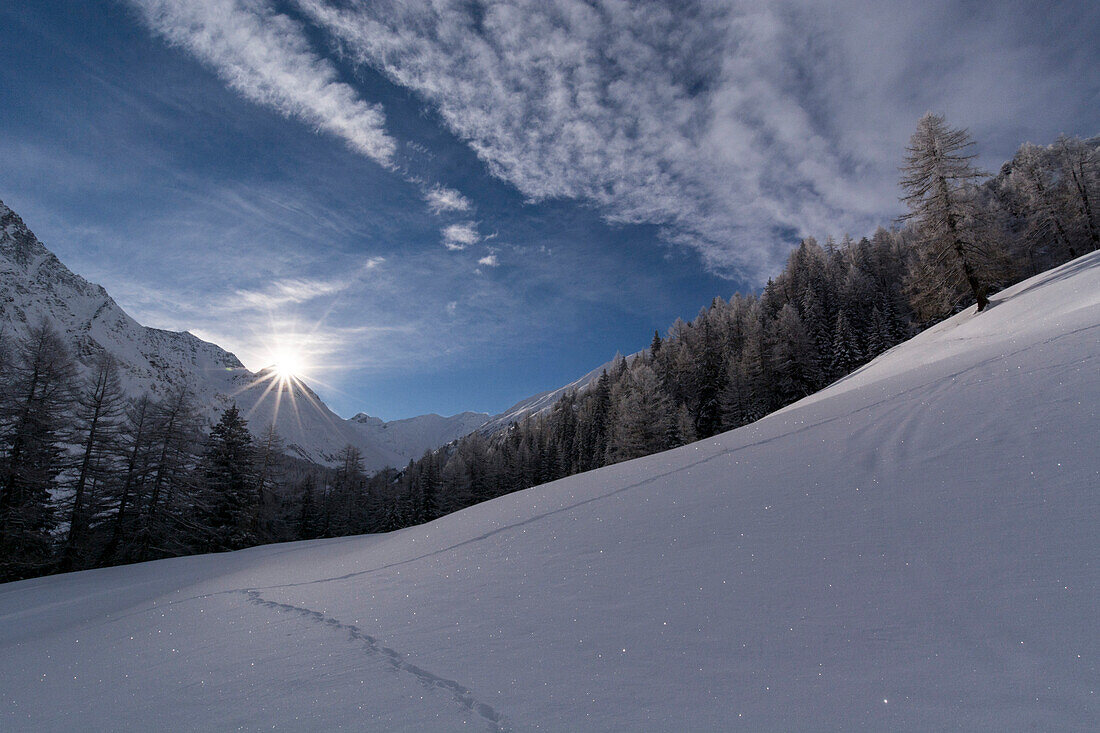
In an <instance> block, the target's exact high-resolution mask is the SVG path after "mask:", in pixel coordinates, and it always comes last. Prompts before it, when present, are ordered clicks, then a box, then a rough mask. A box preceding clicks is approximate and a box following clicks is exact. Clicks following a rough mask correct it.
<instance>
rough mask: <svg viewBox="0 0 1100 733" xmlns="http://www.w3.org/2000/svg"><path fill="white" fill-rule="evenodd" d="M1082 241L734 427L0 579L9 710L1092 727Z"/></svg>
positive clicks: (7, 723) (1093, 411)
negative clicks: (546, 477) (323, 530)
mask: <svg viewBox="0 0 1100 733" xmlns="http://www.w3.org/2000/svg"><path fill="white" fill-rule="evenodd" d="M1098 402H1100V253H1094V254H1092V255H1090V256H1086V257H1084V258H1081V259H1078V260H1076V261H1074V262H1071V263H1069V264H1067V265H1065V266H1063V267H1061V268H1058V269H1057V270H1053V271H1051V272H1049V273H1046V274H1043V275H1041V276H1039V277H1036V278H1033V279H1031V280H1029V281H1026V282H1024V283H1021V284H1020V285H1017V286H1015V287H1013V288H1011V289H1009V290H1007V291H1005V292H1003V293H1001V294H999V295H998V296H997V297H996V298H995V299H994V301H993V305H992V307H991V308H990V309H989V310H988V311H987V312H985V313H982V314H977V315H976V314H975V313H974V312H973V309H971V310H969V311H966V312H964V313H961V314H960V315H958V316H957V317H955V318H952V319H950V320H948V321H945V322H944V323H942V324H940V325H939V326H937V327H935V328H934V329H931V330H929V331H927V332H925V333H923V334H921V335H920V336H918V337H917V338H915V339H913V340H911V341H909V342H907V343H905V344H902V345H900V346H898V347H896V348H894V349H893V350H891V351H890V352H888V353H886V354H884V355H882V356H881V357H880V358H878V359H876V360H875V361H874V362H872V363H871V364H869V365H867V366H866V367H864V368H863V369H861V370H860V371H859V372H857V373H856V374H853V375H852V376H850V377H848V378H846V379H844V380H842V381H840V382H838V383H837V384H835V385H833V386H832V387H830V388H828V389H826V390H824V391H822V392H820V393H818V394H816V395H814V396H813V397H810V398H808V399H805V400H803V401H801V402H799V403H797V404H795V405H792V406H791V407H788V408H786V409H784V410H782V411H780V412H778V413H775V414H774V415H772V416H770V417H768V418H766V419H764V420H761V421H760V422H758V423H755V424H753V425H750V426H747V427H744V428H741V429H739V430H735V431H732V432H730V433H726V434H724V435H721V436H718V437H716V438H713V439H710V440H706V441H701V442H699V443H695V444H693V445H689V446H685V447H683V448H680V449H677V450H674V451H669V452H666V453H662V454H659V455H655V456H650V457H648V458H643V459H640V460H636V461H631V462H628V463H624V464H620V465H617V466H612V467H609V468H605V469H602V470H599V471H595V472H592V473H588V474H584V475H580V476H575V477H572V478H568V479H564V480H561V481H557V482H554V483H551V484H546V485H544V486H539V487H536V488H533V489H530V490H528V491H524V492H521V493H517V494H513V495H510V496H507V497H504V498H501V499H498V500H495V501H492V502H489V503H486V504H482V505H479V506H476V507H473V508H471V509H468V510H466V511H463V512H460V513H458V514H455V515H451V516H449V517H445V518H443V519H440V520H438V521H436V522H433V523H431V524H428V525H424V526H420V527H415V528H411V529H408V530H403V531H400V532H395V533H392V534H388V535H378V536H367V537H357V538H348V539H340V540H329V541H317V542H309V543H297V544H288V545H276V546H269V547H263V548H255V549H252V550H246V551H243V552H237V553H231V554H224V555H207V556H201V557H194V558H182V559H174V560H166V561H159V562H154V563H148V564H144V565H139V566H130V567H120V568H110V569H106V570H98V571H88V572H83V573H76V574H72V575H66V576H57V577H51V578H44V579H38V580H31V581H23V582H19V583H13V584H9V585H5V586H0V679H2V680H3V685H2V693H3V694H2V702H0V713H2V717H0V727H2V728H4V729H8V730H16V729H28V728H33V729H42V730H73V729H85V730H87V729H101V728H130V729H150V730H151V729H165V728H170V729H218V730H228V729H232V728H236V727H240V728H243V729H249V730H251V729H261V728H264V729H271V728H275V729H279V730H300V729H335V728H341V727H342V728H345V729H366V730H383V729H384V730H468V729H472V730H516V731H520V730H535V729H541V730H612V729H613V730H676V731H686V730H751V731H763V730H775V731H781V730H849V729H860V730H864V729H866V730H914V731H926V730H947V729H952V730H954V729H959V730H990V731H994V730H995V731H1003V730H1059V731H1070V730H1082V731H1084V730H1097V729H1100V713H1098V708H1100V699H1098V698H1100V695H1098V691H1100V678H1098V677H1100V676H1098V670H1097V658H1098V655H1100V633H1098V632H1097V609H1098V608H1100V591H1098V588H1100V585H1098V581H1100V577H1098V575H1100V557H1098V553H1097V550H1098V541H1097V536H1098V535H1097V526H1098V519H1100V492H1098V488H1100V450H1098V447H1100V440H1098V438H1097V435H1098V428H1100V419H1098V414H1097V404H1098Z"/></svg>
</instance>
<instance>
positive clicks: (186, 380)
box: [0, 201, 487, 470]
mask: <svg viewBox="0 0 1100 733" xmlns="http://www.w3.org/2000/svg"><path fill="white" fill-rule="evenodd" d="M43 320H46V321H48V322H49V323H50V324H51V325H53V327H54V328H56V329H57V330H58V331H59V332H61V333H63V334H64V335H65V339H66V341H67V342H68V343H69V344H70V346H72V348H73V352H74V354H75V355H76V356H77V358H78V360H80V361H81V362H83V363H84V364H88V363H90V362H91V360H92V358H93V357H94V355H95V354H96V353H98V352H100V351H103V350H106V351H109V352H110V353H112V354H114V355H115V357H116V358H117V359H118V361H119V365H120V367H121V371H122V375H123V382H124V385H125V387H126V389H127V391H128V392H129V393H130V394H134V395H136V394H140V393H141V392H150V393H151V394H153V395H154V396H163V395H164V394H165V393H166V392H168V391H169V390H171V389H173V388H174V387H176V386H179V385H188V386H189V387H190V389H191V390H192V391H193V392H194V394H195V397H196V400H197V402H198V403H199V404H200V405H201V406H202V407H203V408H204V411H205V413H206V414H207V416H208V417H210V418H211V419H215V418H216V416H217V415H218V414H219V413H220V412H221V411H222V410H224V409H225V408H226V407H228V406H229V405H230V404H231V403H233V402H236V403H237V404H238V406H240V407H241V409H242V411H243V412H244V414H245V415H246V416H247V418H248V420H249V425H250V427H251V428H253V429H254V430H255V431H256V432H260V431H262V430H263V429H264V428H265V427H266V426H268V425H270V424H272V423H274V424H275V426H276V428H277V429H278V431H279V433H280V434H281V435H282V436H283V438H284V439H285V440H286V443H287V446H288V448H289V449H290V450H292V451H293V452H295V453H297V454H298V455H300V456H302V457H303V458H306V459H309V460H313V461H318V462H322V463H324V462H330V461H331V460H332V459H333V457H334V456H335V454H336V453H338V452H339V451H340V449H342V448H343V447H344V446H346V445H348V444H349V443H350V444H352V445H355V446H356V447H358V448H359V449H360V450H361V451H362V453H363V458H364V465H365V467H366V468H367V469H368V470H376V469H379V468H382V467H384V466H402V465H404V464H405V463H407V462H408V461H409V459H410V458H418V457H419V456H420V455H421V454H422V453H423V452H424V451H425V450H426V449H427V448H435V447H438V446H440V445H443V444H445V443H448V442H450V441H452V440H454V439H455V438H458V437H460V436H462V435H465V434H467V433H469V432H470V431H471V430H473V429H474V428H476V427H477V424H480V423H481V422H484V421H485V419H486V417H487V415H481V416H480V421H479V420H478V419H477V418H475V417H472V415H473V413H462V414H461V415H456V416H454V417H452V418H441V417H440V416H439V415H423V416H420V417H414V418H410V419H408V420H400V421H397V422H396V423H382V424H381V426H380V427H378V429H374V427H375V426H373V425H372V426H371V427H370V428H367V429H364V426H363V425H362V424H361V423H360V422H353V421H348V420H344V419H342V418H340V417H339V416H337V415H336V414H335V413H333V412H332V411H331V410H329V408H328V407H327V406H326V405H325V404H324V403H323V402H322V401H321V400H320V399H319V398H318V397H317V395H316V394H314V393H313V391H312V390H310V389H309V387H308V386H306V385H305V384H303V383H300V382H296V383H293V384H283V385H275V384H273V380H272V379H271V378H270V377H271V376H272V375H269V374H267V373H265V372H260V373H258V374H254V373H252V372H250V371H248V370H247V369H245V367H244V366H243V365H242V364H241V362H240V361H239V360H238V359H237V357H236V356H234V355H233V354H231V353H229V352H227V351H225V350H223V349H221V348H220V347H218V346H216V345H215V344H211V343H208V342H206V341H203V340H201V339H199V338H196V337H195V336H193V335H192V334H190V333H187V332H186V331H185V332H182V333H176V332H172V331H162V330H159V329H155V328H147V327H145V326H142V325H141V324H139V323H138V322H137V321H135V320H134V319H133V318H131V317H130V316H129V315H127V314H126V312H125V311H123V310H122V308H120V307H119V306H118V304H117V303H115V301H114V300H112V299H111V296H109V295H108V294H107V291H106V290H104V289H103V288H102V287H100V286H99V285H95V284H93V283H89V282H88V281H87V280H85V279H84V278H82V277H80V276H79V275H75V274H73V273H72V272H71V271H70V270H69V269H68V268H67V267H65V265H63V264H62V263H61V261H60V260H58V259H57V257H56V256H54V254H53V253H51V252H50V251H49V250H48V249H46V247H45V246H44V245H43V244H42V243H41V242H39V241H38V239H37V238H36V237H35V236H34V234H33V233H32V232H31V231H30V230H29V229H28V228H27V227H26V225H25V224H24V223H23V221H22V220H21V219H20V218H19V216H18V215H16V214H15V212H13V211H12V210H11V209H10V208H8V207H7V206H5V205H4V203H3V202H2V201H0V329H4V330H5V331H6V333H7V334H8V335H9V336H11V335H14V336H16V337H19V336H22V335H23V334H25V333H26V330H27V328H28V326H30V325H34V324H37V323H39V322H41V321H43ZM269 388H270V389H269ZM474 423H477V424H474ZM433 441H438V442H433Z"/></svg>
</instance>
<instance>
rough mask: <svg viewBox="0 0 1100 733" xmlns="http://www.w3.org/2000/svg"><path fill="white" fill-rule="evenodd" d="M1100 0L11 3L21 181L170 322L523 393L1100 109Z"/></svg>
mask: <svg viewBox="0 0 1100 733" xmlns="http://www.w3.org/2000/svg"><path fill="white" fill-rule="evenodd" d="M1098 30H1100V9H1098V7H1097V6H1096V4H1095V3H1088V2H1081V3H1058V4H1053V5H1052V6H1051V7H1039V4H1035V3H1011V2H997V3H970V2H955V3H940V2H923V3H872V2H854V1H850V0H849V1H846V2H838V3H819V2H774V3H767V4H763V3H759V4H758V3H740V2H733V1H732V0H731V1H730V2H707V3H700V4H692V3H685V2H675V3H660V2H650V3H645V4H641V3H638V4H632V3H627V2H618V1H615V2H612V1H611V0H608V1H607V2H580V0H542V1H540V2H501V3H492V4H488V3H485V4H481V3H477V2H470V1H464V2H445V1H443V0H440V1H439V2H434V3H427V2H425V3H408V4H405V3H398V2H386V1H380V0H375V1H372V2H356V1H353V0H342V1H339V2H337V1H336V0H286V1H279V2H276V1H274V0H271V1H269V0H126V1H125V2H87V3H85V2H50V1H49V0H42V1H41V2H35V3H18V4H17V3H4V4H0V109H3V114H0V161H2V163H0V198H2V199H3V200H4V201H5V202H6V203H8V204H9V205H10V206H12V208H14V209H15V210H16V211H18V212H19V213H20V214H21V215H22V216H23V217H24V219H25V220H26V221H27V222H28V224H29V225H30V227H31V228H32V229H33V230H34V231H35V232H36V233H37V234H38V235H39V237H40V238H41V239H42V240H43V241H44V242H45V243H46V244H47V246H49V247H50V248H51V249H53V250H54V251H55V252H56V253H57V254H58V256H59V257H61V259H62V261H64V262H65V263H66V264H68V265H69V266H70V267H71V268H72V269H73V270H74V271H76V272H78V273H80V274H82V275H84V276H85V277H87V278H88V279H90V280H93V281H95V282H99V283H101V284H102V285H104V286H105V287H106V288H107V289H108V291H109V292H111V294H112V295H113V296H114V297H115V299H116V300H117V301H118V302H119V303H120V304H121V305H122V306H123V307H124V308H125V309H126V310H127V311H129V312H130V313H131V314H132V315H133V316H135V317H136V318H137V319H138V320H140V321H141V322H143V323H145V324H147V325H153V326H158V327H163V328H172V329H188V330H191V331H192V332H194V333H196V334H197V335H199V336H201V337H203V338H206V339H209V340H211V341H214V342H216V343H218V344H220V345H221V346H223V347H225V348H227V349H229V350H231V351H233V352H235V353H236V354H237V355H238V356H240V357H241V359H242V360H243V361H244V362H245V364H246V365H247V366H249V367H250V368H253V369H258V368H261V367H263V366H265V365H266V363H268V362H269V361H270V360H271V358H272V351H273V350H279V349H283V350H293V351H298V352H302V353H303V354H304V355H305V360H306V362H307V363H308V364H309V368H308V369H307V370H306V373H307V375H308V376H309V377H310V378H311V379H310V381H311V383H313V384H314V386H315V387H316V388H317V390H318V392H320V394H321V395H322V397H324V398H325V400H326V401H327V402H328V403H329V404H330V405H331V406H332V407H333V408H334V409H335V410H336V411H337V412H338V413H340V414H343V415H345V416H349V415H351V414H354V413H355V412H358V411H366V412H369V413H370V414H373V415H378V416H381V417H384V418H387V419H393V418H398V417H407V416H411V415H415V414H420V413H424V412H439V413H442V414H451V413H454V412H457V411H460V410H465V409H473V410H483V411H487V412H496V411H499V410H501V409H503V408H505V407H507V406H508V405H509V404H511V403H512V402H514V401H516V400H517V399H520V398H522V397H525V396H527V395H529V394H531V393H534V392H538V391H541V390H543V389H548V388H553V387H556V386H559V385H560V384H562V383H565V382H568V381H570V380H572V379H574V378H575V377H577V376H579V375H580V374H583V373H584V372H586V371H588V370H589V369H591V368H593V367H594V366H597V365H598V364H600V363H602V362H604V361H606V360H607V359H608V358H610V356H611V355H613V354H614V353H615V351H616V350H620V351H623V352H630V351H634V350H637V349H639V348H642V347H643V346H645V345H647V344H648V342H649V339H650V338H651V336H652V332H653V330H654V329H655V328H659V329H661V330H662V331H663V330H664V329H665V328H666V327H667V326H668V325H669V324H671V322H672V321H673V320H674V319H675V318H676V317H678V316H681V317H684V318H690V317H692V316H693V315H694V314H695V313H696V312H697V311H698V309H699V308H700V307H701V306H703V305H704V304H706V303H707V302H709V300H710V299H711V298H712V297H713V296H715V295H722V296H729V295H730V294H731V293H732V292H734V291H735V290H738V289H741V290H745V289H750V288H756V287H758V286H759V285H760V284H761V282H763V280H765V279H766V278H767V277H768V275H770V274H773V273H774V272H776V271H777V269H778V268H779V267H780V266H781V264H782V262H783V260H784V259H785V257H786V254H787V252H788V250H789V249H790V248H791V247H792V246H794V245H795V244H796V243H797V240H798V238H799V237H800V236H805V235H814V236H817V237H819V238H824V237H825V236H826V235H829V234H833V235H835V236H837V237H838V238H839V237H840V236H842V235H844V234H845V233H851V234H852V235H853V236H861V235H863V234H867V233H870V231H872V230H873V228H874V227H875V226H877V225H878V224H888V223H889V222H890V220H891V219H892V217H894V216H895V215H896V214H898V213H899V212H900V208H899V205H898V203H897V195H898V191H897V188H896V177H897V172H896V169H897V166H898V163H899V161H900V159H901V156H902V152H903V147H904V145H905V143H906V141H907V140H908V137H909V135H910V133H911V132H912V129H913V127H914V125H915V122H916V120H917V118H918V117H919V116H920V115H921V114H923V113H924V112H925V111H927V110H933V111H937V112H943V113H945V114H947V116H948V120H949V121H950V122H951V123H953V124H955V125H961V126H966V127H969V128H970V130H971V132H972V133H973V135H974V137H975V138H976V140H977V141H978V152H979V153H980V154H981V160H982V162H983V163H984V164H985V165H986V167H987V168H990V169H995V168H996V167H997V166H999V165H1000V163H1001V162H1002V161H1003V160H1004V159H1006V158H1007V157H1009V156H1011V154H1012V152H1013V151H1014V150H1015V148H1016V147H1017V145H1018V144H1019V143H1020V142H1022V141H1024V140H1032V141H1035V142H1042V143H1046V142H1050V141H1051V140H1052V139H1053V138H1054V137H1055V136H1056V135H1057V134H1059V133H1061V132H1065V133H1069V134H1078V135H1089V136H1091V135H1095V134H1097V133H1100V119H1098V115H1097V110H1098V109H1100V72H1098V71H1097V69H1098V68H1100V63H1098V62H1100V51H1098V50H1097V45H1096V42H1095V39H1096V36H1097V31H1098Z"/></svg>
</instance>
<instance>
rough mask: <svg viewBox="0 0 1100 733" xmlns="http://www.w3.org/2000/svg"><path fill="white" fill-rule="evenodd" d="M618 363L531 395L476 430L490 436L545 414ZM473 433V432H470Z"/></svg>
mask: <svg viewBox="0 0 1100 733" xmlns="http://www.w3.org/2000/svg"><path fill="white" fill-rule="evenodd" d="M643 353H645V352H644V351H639V352H637V353H634V354H631V355H630V356H628V357H626V360H627V363H631V362H633V361H634V358H635V357H637V356H639V355H641V354H643ZM616 361H618V357H616V358H615V359H612V360H611V361H609V362H607V363H606V364H601V365H600V366H598V367H596V368H595V369H593V370H592V371H590V372H588V374H585V375H584V376H583V377H580V378H579V379H574V380H573V381H572V382H570V383H569V384H567V385H565V386H564V387H558V388H557V389H551V390H547V391H546V392H539V393H538V394H536V395H532V396H530V397H528V398H526V399H523V400H520V401H519V402H517V403H516V404H514V405H512V406H511V407H509V408H508V409H507V410H505V411H504V412H502V413H500V414H498V415H493V416H492V417H490V418H488V419H487V420H486V421H484V423H483V424H482V425H481V426H480V427H479V428H477V429H478V432H481V433H484V434H485V435H491V434H493V433H495V432H497V431H499V430H503V429H505V428H506V427H508V426H509V425H511V424H512V423H518V422H521V421H522V420H523V418H525V417H527V416H529V415H530V416H534V415H538V414H539V413H541V412H545V411H546V410H549V409H550V408H552V407H553V406H554V404H555V403H557V401H558V400H560V399H561V398H562V397H564V396H565V395H566V394H568V393H569V392H572V391H576V392H578V393H582V392H584V391H585V390H587V389H588V388H589V387H591V386H592V385H594V384H595V383H596V380H598V379H599V378H600V375H601V374H603V373H604V372H605V371H607V372H609V371H611V369H612V368H613V367H614V366H615V362H616ZM471 432H473V431H471Z"/></svg>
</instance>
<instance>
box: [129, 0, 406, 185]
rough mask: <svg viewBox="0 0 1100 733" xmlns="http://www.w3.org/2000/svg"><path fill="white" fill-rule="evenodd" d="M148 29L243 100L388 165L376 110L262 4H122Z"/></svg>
mask: <svg viewBox="0 0 1100 733" xmlns="http://www.w3.org/2000/svg"><path fill="white" fill-rule="evenodd" d="M130 3H131V4H132V5H133V6H134V7H136V8H137V9H138V10H139V11H140V12H141V15H142V17H143V18H144V20H145V22H146V23H147V24H148V25H149V27H150V28H151V29H152V30H153V31H155V32H156V33H158V34H159V35H161V36H163V37H164V38H165V39H166V40H168V41H169V42H170V43H172V44H175V45H177V46H180V47H182V48H184V49H186V50H187V51H188V52H190V53H191V54H193V55H194V56H196V57H197V58H198V59H200V60H201V61H202V62H203V63H205V64H206V65H207V66H209V67H210V68H212V69H213V70H214V71H215V72H216V73H217V74H218V76H220V77H221V78H222V79H223V80H224V81H225V82H226V83H227V84H228V85H229V86H231V87H232V88H233V89H235V90H237V91H238V92H239V93H240V94H241V95H242V96H244V97H245V98H247V99H249V100H251V101H253V102H256V103H259V104H263V105H265V106H267V107H271V108H272V109H275V110H276V111H278V112H279V113H280V114H283V115H285V116H287V117H291V118H294V119H298V120H301V121H302V122H305V123H307V124H309V125H313V126H316V127H317V128H318V129H319V130H324V131H325V132H328V133H330V134H332V135H336V136H337V137H339V138H341V139H342V140H344V142H346V143H347V145H348V146H349V147H350V148H351V149H352V150H355V151H356V152H358V153H361V154H362V155H365V156H367V157H368V158H371V159H372V160H374V161H375V162H377V163H379V164H381V165H384V166H387V167H390V166H392V164H393V161H392V158H393V154H394V151H395V149H396V143H395V141H394V139H393V138H392V137H390V136H389V135H388V134H386V132H385V129H384V124H385V116H384V114H383V112H382V109H381V108H380V107H379V106H377V105H373V104H368V103H367V102H365V101H363V100H362V99H361V98H360V97H359V96H358V94H357V93H356V92H355V90H354V89H352V88H351V87H350V86H348V85H347V84H344V83H343V82H341V81H339V80H338V77H337V73H336V69H335V68H334V67H333V65H332V63H331V62H329V61H328V60H327V59H324V58H321V57H320V56H318V55H317V54H316V53H315V52H314V51H313V50H312V49H311V48H310V45H309V41H308V40H307V39H306V36H305V34H304V31H303V29H302V27H301V25H300V24H299V23H297V22H295V21H294V20H291V19H290V18H288V17H287V16H286V15H282V14H280V13H277V12H275V10H274V9H273V8H272V7H271V6H270V5H269V4H268V3H267V2H266V1H265V0H130Z"/></svg>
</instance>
